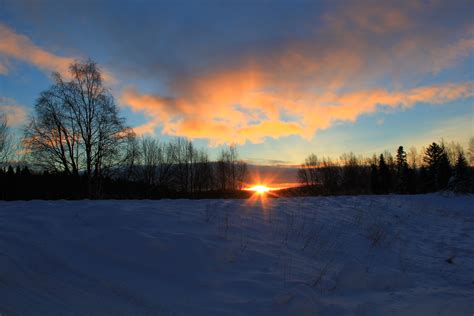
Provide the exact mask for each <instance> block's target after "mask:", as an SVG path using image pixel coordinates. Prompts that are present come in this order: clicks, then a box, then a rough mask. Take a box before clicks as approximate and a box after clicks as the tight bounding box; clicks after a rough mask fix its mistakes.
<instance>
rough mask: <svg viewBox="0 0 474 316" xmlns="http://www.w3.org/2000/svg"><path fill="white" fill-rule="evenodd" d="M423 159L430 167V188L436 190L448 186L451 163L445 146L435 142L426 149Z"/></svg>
mask: <svg viewBox="0 0 474 316" xmlns="http://www.w3.org/2000/svg"><path fill="white" fill-rule="evenodd" d="M423 161H424V162H425V164H426V166H427V168H428V174H429V182H428V189H429V190H430V191H434V190H439V189H444V188H446V186H447V185H448V181H449V178H450V177H451V165H450V163H449V158H448V155H447V153H446V150H445V149H444V147H443V146H440V145H438V144H437V143H435V142H433V143H432V144H431V145H430V146H428V148H427V149H426V151H425V156H424V157H423Z"/></svg>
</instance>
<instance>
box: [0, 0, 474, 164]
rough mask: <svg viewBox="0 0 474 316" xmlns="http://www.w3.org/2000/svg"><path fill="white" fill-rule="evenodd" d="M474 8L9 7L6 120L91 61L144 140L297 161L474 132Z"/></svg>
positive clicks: (0, 43)
mask: <svg viewBox="0 0 474 316" xmlns="http://www.w3.org/2000/svg"><path fill="white" fill-rule="evenodd" d="M473 12H474V4H473V3H472V1H406V2H403V1H396V2H389V1H384V2H381V1H328V2H326V1H314V2H309V1H174V2H171V1H163V2H157V1H114V2H112V1H110V2H108V1H94V2H92V1H81V2H79V1H38V2H37V1H13V0H6V1H2V2H1V3H0V110H2V111H5V112H7V114H8V115H9V119H10V122H11V123H12V124H13V125H14V129H15V130H17V131H19V130H20V128H21V126H22V124H24V123H25V122H26V120H27V117H28V115H30V114H31V110H32V108H33V106H34V103H35V99H36V97H37V96H38V94H39V92H40V91H42V90H44V89H47V88H48V86H49V85H50V84H51V80H50V73H51V72H52V71H59V72H61V73H64V74H65V73H67V64H68V63H69V62H71V61H73V60H81V59H85V58H91V59H93V60H95V61H96V62H98V63H99V65H100V66H101V67H102V69H103V70H104V72H106V73H107V76H106V80H105V83H106V85H108V86H109V87H110V89H111V91H112V93H113V95H114V97H115V98H116V102H117V104H118V105H119V106H120V108H121V111H122V114H123V115H124V116H126V118H127V120H128V123H129V124H130V125H132V126H133V127H135V128H136V131H137V133H138V134H150V135H152V136H155V137H158V138H161V139H165V140H166V139H169V138H170V137H175V136H184V137H189V138H191V139H193V140H195V141H196V143H197V144H198V145H199V146H203V147H208V148H209V151H210V152H211V155H214V154H215V153H217V152H218V150H219V147H220V146H222V145H224V144H229V143H237V144H238V145H239V149H240V153H241V156H242V157H243V158H244V159H248V160H249V161H254V162H258V163H263V164H264V163H269V162H274V161H280V162H281V163H287V164H297V163H299V162H301V161H302V160H303V159H304V157H306V156H307V155H308V154H310V153H311V152H314V153H316V154H318V155H320V156H322V155H328V156H331V157H333V158H337V157H338V156H339V155H340V154H342V153H343V152H349V151H354V152H356V153H358V154H363V155H371V154H372V153H376V152H382V151H384V150H386V149H388V150H390V151H394V150H395V148H396V147H397V146H398V145H404V146H406V147H410V146H417V147H421V146H424V145H427V144H428V143H430V142H432V141H438V140H440V138H444V139H445V140H447V141H451V140H452V141H456V142H459V143H461V144H462V145H464V146H465V145H466V144H467V142H468V139H469V137H471V136H473V135H474V131H473V117H474V116H473V101H474V91H473V90H474V89H473V81H474V78H473V77H474V54H473V51H474V22H473V21H474V13H473Z"/></svg>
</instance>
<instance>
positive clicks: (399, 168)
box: [396, 146, 410, 193]
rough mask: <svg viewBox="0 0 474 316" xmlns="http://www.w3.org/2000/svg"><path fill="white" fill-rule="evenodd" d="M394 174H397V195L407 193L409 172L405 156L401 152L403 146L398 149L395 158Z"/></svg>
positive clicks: (403, 152)
mask: <svg viewBox="0 0 474 316" xmlns="http://www.w3.org/2000/svg"><path fill="white" fill-rule="evenodd" d="M396 172H397V179H396V180H397V181H396V185H397V191H398V192H399V193H408V189H409V177H410V174H409V172H410V170H409V167H408V162H407V154H406V152H405V151H404V150H403V146H400V147H398V150H397V157H396Z"/></svg>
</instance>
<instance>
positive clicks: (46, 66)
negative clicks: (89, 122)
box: [0, 23, 116, 83]
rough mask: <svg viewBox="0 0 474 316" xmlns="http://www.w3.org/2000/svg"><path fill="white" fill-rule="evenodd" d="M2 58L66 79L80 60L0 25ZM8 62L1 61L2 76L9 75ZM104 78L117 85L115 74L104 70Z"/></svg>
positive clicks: (0, 53)
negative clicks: (51, 50)
mask: <svg viewBox="0 0 474 316" xmlns="http://www.w3.org/2000/svg"><path fill="white" fill-rule="evenodd" d="M0 39H1V40H0V57H1V56H2V55H3V57H4V58H15V59H18V60H21V61H24V62H27V63H29V64H32V65H34V66H36V67H38V68H39V69H41V70H43V71H46V72H47V73H50V72H59V73H60V74H62V75H63V76H65V77H66V78H67V77H69V66H70V65H71V64H72V63H74V61H76V60H80V58H75V57H61V56H58V55H55V54H53V53H50V52H48V51H47V50H45V49H43V48H41V47H39V46H37V45H35V44H34V43H33V42H32V41H31V39H29V38H28V37H27V36H25V35H21V34H17V33H16V32H15V31H13V30H12V29H11V28H9V27H7V26H6V25H4V24H1V23H0ZM7 73H8V68H7V62H5V61H3V63H2V60H0V74H7ZM102 77H103V79H104V80H105V81H107V82H108V83H115V82H116V79H115V78H114V76H113V74H112V73H111V72H110V71H109V70H107V69H102Z"/></svg>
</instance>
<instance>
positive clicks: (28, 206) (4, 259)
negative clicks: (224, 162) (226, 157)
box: [0, 194, 474, 316]
mask: <svg viewBox="0 0 474 316" xmlns="http://www.w3.org/2000/svg"><path fill="white" fill-rule="evenodd" d="M473 205H474V197H473V196H443V195H440V194H431V195H419V196H396V195H392V196H358V197H349V196H347V197H314V198H291V199H271V200H268V201H267V203H266V205H262V203H260V202H259V201H257V202H255V203H249V202H248V201H245V200H162V201H31V202H0V314H1V315H2V316H7V315H404V316H405V315H469V316H470V315H472V314H473V313H474V207H473Z"/></svg>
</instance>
